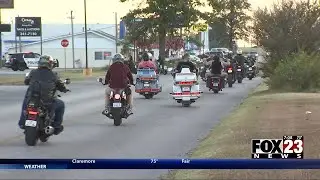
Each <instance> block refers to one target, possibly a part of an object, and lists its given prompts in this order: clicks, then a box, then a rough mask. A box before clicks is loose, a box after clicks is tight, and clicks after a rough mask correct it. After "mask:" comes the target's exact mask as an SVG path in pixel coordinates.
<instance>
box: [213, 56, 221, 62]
mask: <svg viewBox="0 0 320 180" xmlns="http://www.w3.org/2000/svg"><path fill="white" fill-rule="evenodd" d="M212 59H213V60H214V61H220V57H219V56H218V55H215V56H213V58H212Z"/></svg>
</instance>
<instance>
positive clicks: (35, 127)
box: [24, 79, 71, 146]
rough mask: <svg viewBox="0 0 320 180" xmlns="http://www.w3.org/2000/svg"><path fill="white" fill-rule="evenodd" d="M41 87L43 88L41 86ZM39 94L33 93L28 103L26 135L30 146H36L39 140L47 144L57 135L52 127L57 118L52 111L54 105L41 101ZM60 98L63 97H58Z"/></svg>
mask: <svg viewBox="0 0 320 180" xmlns="http://www.w3.org/2000/svg"><path fill="white" fill-rule="evenodd" d="M64 83H65V84H70V83H71V81H70V79H66V80H64ZM39 85H40V84H39ZM39 87H40V88H41V86H39ZM68 91H70V90H68ZM38 92H41V91H37V92H36V91H35V92H32V93H31V96H30V99H29V101H28V103H27V111H26V117H27V119H26V121H25V131H24V134H25V142H26V144H27V145H29V146H35V145H36V144H37V142H38V140H39V139H40V141H41V142H47V141H48V140H49V137H50V136H52V135H53V134H54V133H55V129H54V128H53V127H52V123H53V120H54V117H55V114H54V112H52V110H51V109H52V103H44V102H43V101H42V100H41V93H38ZM58 97H61V96H60V95H58ZM60 131H62V130H60Z"/></svg>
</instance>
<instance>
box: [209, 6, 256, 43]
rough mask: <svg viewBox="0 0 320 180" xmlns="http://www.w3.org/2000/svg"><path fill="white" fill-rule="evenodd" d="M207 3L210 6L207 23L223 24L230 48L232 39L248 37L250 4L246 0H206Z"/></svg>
mask: <svg viewBox="0 0 320 180" xmlns="http://www.w3.org/2000/svg"><path fill="white" fill-rule="evenodd" d="M208 3H209V5H210V6H211V7H212V12H211V19H210V21H209V23H210V24H213V25H214V24H225V26H226V29H227V31H226V33H227V34H228V40H229V43H228V44H229V48H232V40H234V39H246V38H247V37H248V35H249V33H248V32H249V28H248V25H247V23H248V21H249V20H250V16H249V15H248V12H249V10H250V6H251V4H250V3H249V2H248V0H208Z"/></svg>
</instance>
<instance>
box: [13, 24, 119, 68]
mask: <svg viewBox="0 0 320 180" xmlns="http://www.w3.org/2000/svg"><path fill="white" fill-rule="evenodd" d="M63 39H67V40H68V41H69V46H68V47H67V48H63V47H62V46H61V41H62V40H63ZM71 43H72V36H71V35H70V34H67V35H61V36H56V37H52V38H47V39H44V40H43V41H42V47H43V51H42V54H44V55H51V56H53V58H56V59H58V60H59V68H65V67H66V68H73V55H72V44H71ZM18 48H19V47H18ZM21 50H22V52H36V53H40V52H41V42H40V41H36V42H32V43H27V44H24V45H22V46H21ZM120 50H121V47H119V46H118V52H120ZM8 52H9V53H15V52H16V48H15V47H9V48H8ZM18 52H19V50H18ZM115 53H116V43H115V36H113V35H110V34H108V33H106V32H104V31H100V30H89V31H88V67H90V68H92V67H103V66H106V65H108V64H109V63H110V60H111V58H112V56H113V55H114V54H115ZM74 54H75V67H76V68H83V67H85V60H86V54H85V33H84V32H79V33H75V34H74Z"/></svg>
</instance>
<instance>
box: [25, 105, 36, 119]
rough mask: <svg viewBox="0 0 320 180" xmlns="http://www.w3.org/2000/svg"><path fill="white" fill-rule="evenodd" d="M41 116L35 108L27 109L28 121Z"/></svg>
mask: <svg viewBox="0 0 320 180" xmlns="http://www.w3.org/2000/svg"><path fill="white" fill-rule="evenodd" d="M38 114H39V112H38V110H37V109H36V108H34V107H28V108H27V116H28V117H27V119H28V120H35V119H36V118H37V115H38Z"/></svg>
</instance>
